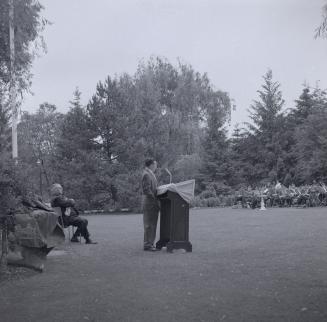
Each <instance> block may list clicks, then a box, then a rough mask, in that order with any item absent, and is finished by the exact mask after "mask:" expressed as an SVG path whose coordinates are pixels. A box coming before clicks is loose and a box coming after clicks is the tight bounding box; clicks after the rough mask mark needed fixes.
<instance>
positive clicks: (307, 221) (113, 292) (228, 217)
mask: <svg viewBox="0 0 327 322" xmlns="http://www.w3.org/2000/svg"><path fill="white" fill-rule="evenodd" d="M87 218H88V220H89V225H90V231H91V233H92V238H93V239H95V240H97V241H98V242H99V244H98V245H84V244H70V243H68V242H66V243H65V244H64V245H62V246H60V248H59V249H58V250H57V251H54V252H53V253H52V254H51V253H50V256H49V257H48V260H47V263H46V269H45V272H44V273H41V274H39V273H33V274H28V275H27V276H25V277H23V278H19V279H13V280H10V281H7V282H3V283H1V284H0V321H1V322H7V321H15V322H16V321H17V322H18V321H24V322H27V321H33V322H35V321H142V322H143V321H154V322H157V321H158V322H159V321H327V305H326V303H327V256H326V254H327V209H326V208H312V209H269V210H267V211H264V212H260V211H258V210H248V209H230V208H226V209H199V210H192V211H191V216H190V241H191V242H192V244H193V252H192V253H184V252H182V251H176V252H174V253H173V254H169V253H167V252H165V251H160V252H155V253H152V252H144V251H143V250H142V240H143V227H142V216H141V215H120V216H118V215H99V216H88V217H87Z"/></svg>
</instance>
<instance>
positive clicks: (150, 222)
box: [142, 159, 160, 251]
mask: <svg viewBox="0 0 327 322" xmlns="http://www.w3.org/2000/svg"><path fill="white" fill-rule="evenodd" d="M156 169H157V162H156V161H155V160H153V159H148V160H146V161H145V169H144V171H143V175H142V190H143V200H142V209H143V225H144V245H143V246H144V250H146V251H156V250H157V249H156V247H155V246H154V240H155V238H156V230H157V222H158V215H159V210H160V206H159V200H158V199H157V186H158V183H157V178H156V176H155V174H154V172H155V170H156Z"/></svg>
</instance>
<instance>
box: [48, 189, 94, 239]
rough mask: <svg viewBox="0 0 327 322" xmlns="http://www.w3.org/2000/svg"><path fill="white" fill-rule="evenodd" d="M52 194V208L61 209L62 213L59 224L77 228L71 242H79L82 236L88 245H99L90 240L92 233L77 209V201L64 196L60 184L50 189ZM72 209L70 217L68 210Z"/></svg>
mask: <svg viewBox="0 0 327 322" xmlns="http://www.w3.org/2000/svg"><path fill="white" fill-rule="evenodd" d="M50 194H51V207H60V208H61V213H62V220H63V222H62V220H61V218H59V223H60V224H61V225H62V226H63V227H68V226H75V227H77V229H76V231H75V234H74V236H73V237H72V239H71V242H79V240H78V237H79V236H80V235H81V236H83V237H84V239H85V243H86V244H97V243H96V242H94V241H92V240H91V239H90V233H89V231H88V229H87V225H88V221H87V219H84V218H81V217H80V216H79V212H78V210H77V209H76V207H75V200H74V199H69V198H67V197H65V196H64V194H63V188H62V186H61V185H60V184H58V183H54V184H53V185H52V186H51V188H50ZM67 208H70V209H71V213H70V215H69V216H67V215H66V209H67Z"/></svg>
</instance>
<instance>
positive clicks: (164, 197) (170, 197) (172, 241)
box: [156, 190, 192, 252]
mask: <svg viewBox="0 0 327 322" xmlns="http://www.w3.org/2000/svg"><path fill="white" fill-rule="evenodd" d="M158 199H159V200H160V204H161V210H160V240H159V241H158V242H157V243H156V248H157V249H161V248H162V247H167V251H168V252H173V250H174V249H185V250H186V251H187V252H191V251H192V244H191V243H190V241H189V204H188V203H187V202H186V201H185V200H184V199H183V198H182V197H181V196H180V195H179V194H178V193H176V192H172V191H169V190H168V191H167V192H165V193H164V194H161V195H159V196H158Z"/></svg>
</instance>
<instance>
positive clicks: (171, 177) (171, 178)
mask: <svg viewBox="0 0 327 322" xmlns="http://www.w3.org/2000/svg"><path fill="white" fill-rule="evenodd" d="M165 171H166V172H167V173H168V175H169V179H170V182H169V183H172V180H173V175H172V174H171V173H170V171H169V170H168V169H167V168H165Z"/></svg>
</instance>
